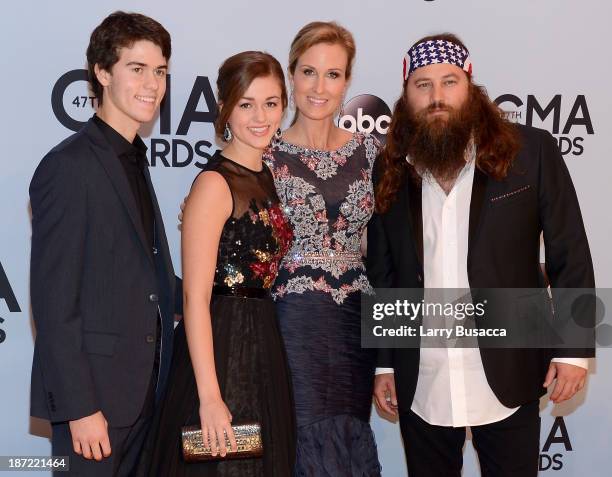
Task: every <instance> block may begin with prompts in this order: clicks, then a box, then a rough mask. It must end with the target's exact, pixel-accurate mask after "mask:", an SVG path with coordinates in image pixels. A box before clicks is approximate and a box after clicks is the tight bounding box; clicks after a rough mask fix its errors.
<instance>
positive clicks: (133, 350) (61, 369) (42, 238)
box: [30, 120, 176, 427]
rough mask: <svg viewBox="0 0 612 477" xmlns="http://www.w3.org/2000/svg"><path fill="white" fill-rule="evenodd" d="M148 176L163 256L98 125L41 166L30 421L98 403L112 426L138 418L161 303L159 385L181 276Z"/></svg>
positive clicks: (34, 188)
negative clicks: (152, 244)
mask: <svg viewBox="0 0 612 477" xmlns="http://www.w3.org/2000/svg"><path fill="white" fill-rule="evenodd" d="M145 178H146V181H147V183H148V186H149V192H150V194H151V201H152V203H153V209H154V215H155V224H156V228H155V238H156V240H155V241H156V243H155V248H156V249H157V253H153V250H151V247H150V245H148V244H147V242H146V238H145V232H144V228H143V225H142V221H141V219H140V216H139V213H138V210H137V208H136V201H135V199H134V196H133V193H132V191H131V189H130V187H129V183H128V180H127V177H126V175H125V172H124V170H123V167H122V165H121V163H120V161H119V159H118V157H117V156H116V154H115V153H114V152H113V150H112V148H111V146H110V144H109V143H108V142H107V140H106V139H105V137H104V135H103V133H102V132H101V131H100V129H99V128H98V127H97V126H96V124H95V122H93V121H92V120H89V122H88V123H87V124H86V125H85V126H84V127H83V128H82V129H81V130H80V131H79V132H77V133H76V134H74V135H73V136H71V137H69V138H68V139H66V140H65V141H63V142H62V143H60V144H59V145H58V146H56V147H55V148H54V149H52V150H51V151H50V152H49V153H48V154H47V155H46V156H45V157H44V158H43V160H42V161H41V163H40V164H39V166H38V167H37V169H36V172H35V173H34V177H33V178H32V182H31V184H30V200H31V205H32V256H31V270H30V291H31V301H32V314H33V317H34V323H35V325H36V342H35V347H34V360H33V365H32V388H31V415H32V416H36V417H41V418H44V419H48V420H50V421H51V422H62V421H68V420H75V419H78V418H81V417H84V416H87V415H90V414H93V413H94V412H96V411H98V410H101V411H102V412H103V414H104V416H105V417H106V419H107V420H108V422H109V424H110V425H112V426H118V427H122V426H129V425H131V424H132V423H133V422H134V421H135V420H136V419H137V417H138V415H139V413H140V411H141V409H142V406H143V403H144V399H145V396H146V393H147V390H148V385H149V381H150V379H151V373H152V370H153V360H154V355H155V331H156V321H157V316H158V307H159V313H160V314H161V317H162V350H161V362H160V376H159V380H158V385H157V390H156V391H157V394H158V395H159V394H160V392H161V391H162V390H163V389H164V386H165V382H166V379H167V375H168V370H169V366H170V358H171V355H172V336H173V331H174V326H173V325H174V319H173V318H174V316H173V314H174V311H175V287H176V282H175V276H174V270H173V268H172V262H171V259H170V252H169V250H168V243H167V240H166V233H165V230H164V224H163V221H162V217H161V213H160V210H159V205H158V203H157V198H156V196H155V191H154V190H153V185H152V184H151V179H150V176H149V171H148V170H145Z"/></svg>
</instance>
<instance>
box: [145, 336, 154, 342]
mask: <svg viewBox="0 0 612 477" xmlns="http://www.w3.org/2000/svg"><path fill="white" fill-rule="evenodd" d="M145 341H146V342H147V343H153V342H154V341H155V336H153V335H147V336H146V337H145Z"/></svg>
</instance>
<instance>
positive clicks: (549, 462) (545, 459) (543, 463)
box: [539, 416, 573, 471]
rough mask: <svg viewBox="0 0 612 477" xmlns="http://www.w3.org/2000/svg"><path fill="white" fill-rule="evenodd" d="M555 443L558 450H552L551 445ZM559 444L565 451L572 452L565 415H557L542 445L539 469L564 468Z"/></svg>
mask: <svg viewBox="0 0 612 477" xmlns="http://www.w3.org/2000/svg"><path fill="white" fill-rule="evenodd" d="M553 445H555V449H553V450H554V451H556V452H554V453H553V452H552V451H551V447H552V446H553ZM558 446H563V449H564V450H565V452H572V450H573V449H572V443H571V441H570V437H569V433H568V432H567V427H566V425H565V421H564V420H563V417H560V416H559V417H555V420H554V422H553V424H552V427H551V428H550V432H549V433H548V437H547V438H546V442H545V443H544V445H543V446H542V452H541V453H540V462H539V470H540V471H546V470H561V469H562V468H563V456H564V454H563V452H558V451H559V448H558Z"/></svg>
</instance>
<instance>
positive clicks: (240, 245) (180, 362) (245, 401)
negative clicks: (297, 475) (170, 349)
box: [146, 153, 296, 477]
mask: <svg viewBox="0 0 612 477" xmlns="http://www.w3.org/2000/svg"><path fill="white" fill-rule="evenodd" d="M206 170H214V171H216V172H218V173H219V174H221V175H222V176H223V177H224V179H225V180H226V181H227V184H228V186H229V188H230V191H231V194H232V201H233V210H232V214H231V217H230V218H229V219H228V220H227V222H226V223H225V225H224V227H223V230H222V232H221V237H220V239H219V249H218V252H217V266H216V270H215V276H214V286H213V295H212V300H211V304H210V312H211V318H212V331H213V346H214V353H215V367H216V372H217V379H218V381H219V386H220V388H221V395H222V397H223V400H224V402H225V403H226V405H227V407H228V408H229V411H230V412H231V414H232V416H233V421H232V422H233V423H234V424H240V423H243V422H259V423H260V424H261V426H262V438H263V446H264V449H265V450H264V456H263V458H256V459H239V460H227V461H223V462H210V463H197V464H196V463H189V464H186V463H185V462H184V461H183V459H182V456H181V452H180V448H181V446H180V429H181V427H182V426H185V425H191V424H199V423H200V418H199V400H198V393H197V389H196V382H195V377H194V374H193V369H192V366H191V360H190V357H189V350H188V347H187V342H186V336H185V329H184V326H183V323H182V322H181V323H180V324H179V325H178V326H177V328H176V331H175V348H174V356H173V360H172V372H171V378H170V382H169V383H168V391H167V394H166V397H165V399H164V401H163V403H162V406H161V410H160V414H159V416H158V425H157V426H156V430H155V431H154V432H153V433H152V434H154V437H153V438H152V440H151V442H150V443H149V445H148V446H147V450H146V454H147V457H146V458H147V459H148V460H149V461H150V462H149V463H148V466H147V468H148V469H149V472H148V473H146V475H172V476H233V477H254V476H257V477H263V476H290V475H291V474H292V472H293V468H294V460H295V441H296V436H295V411H294V404H293V397H292V391H291V379H290V375H289V369H288V366H287V358H286V353H285V349H284V345H283V342H282V338H281V335H280V331H279V328H278V323H277V319H276V312H275V306H274V302H273V301H272V298H271V297H270V289H271V287H272V284H273V282H274V280H275V278H276V274H277V272H278V264H279V261H280V259H281V258H282V257H283V256H284V255H285V253H286V252H287V250H288V248H289V246H290V243H291V240H292V232H291V228H290V227H289V224H288V223H287V221H286V220H285V217H284V215H283V213H282V211H281V208H280V206H279V201H278V197H277V195H276V191H275V189H274V182H273V178H272V174H271V173H270V170H269V169H268V168H267V167H266V166H264V167H263V169H262V170H261V171H253V170H250V169H248V168H246V167H244V166H242V165H240V164H238V163H236V162H233V161H231V160H229V159H227V158H225V157H224V156H222V155H221V154H220V153H217V154H216V155H215V156H213V158H212V160H211V161H210V163H209V164H208V165H207V168H206Z"/></svg>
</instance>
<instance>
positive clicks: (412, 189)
mask: <svg viewBox="0 0 612 477" xmlns="http://www.w3.org/2000/svg"><path fill="white" fill-rule="evenodd" d="M415 176H416V174H415ZM405 188H406V198H407V200H408V207H409V209H410V214H409V218H410V231H411V233H412V243H413V244H414V248H415V251H416V254H417V258H418V259H419V263H420V264H421V269H423V194H422V190H423V181H422V180H421V177H420V176H418V177H416V179H415V178H413V177H411V174H408V177H407V178H406V185H405Z"/></svg>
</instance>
